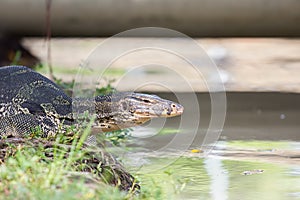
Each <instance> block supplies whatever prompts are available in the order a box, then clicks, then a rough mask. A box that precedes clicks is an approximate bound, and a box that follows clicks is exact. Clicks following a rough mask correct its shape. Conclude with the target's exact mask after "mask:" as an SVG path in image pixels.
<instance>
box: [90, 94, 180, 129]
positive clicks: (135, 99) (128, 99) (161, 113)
mask: <svg viewBox="0 0 300 200" xmlns="http://www.w3.org/2000/svg"><path fill="white" fill-rule="evenodd" d="M106 98H109V100H108V99H105V101H103V97H102V96H100V97H98V100H97V97H96V114H97V121H96V124H97V127H99V128H101V129H102V131H104V132H107V131H113V130H119V129H123V128H128V127H133V126H137V125H141V124H143V123H145V122H147V121H149V120H150V119H152V118H159V117H162V118H165V117H174V116H178V115H181V114H182V113H183V109H184V108H183V106H182V105H180V104H178V103H175V102H172V101H169V100H166V99H162V98H160V97H158V96H156V95H149V94H142V93H129V92H126V93H116V94H112V95H110V96H109V97H106Z"/></svg>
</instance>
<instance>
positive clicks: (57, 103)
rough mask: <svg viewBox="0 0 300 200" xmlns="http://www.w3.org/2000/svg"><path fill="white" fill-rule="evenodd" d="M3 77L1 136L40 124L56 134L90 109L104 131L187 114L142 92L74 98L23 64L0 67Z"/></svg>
mask: <svg viewBox="0 0 300 200" xmlns="http://www.w3.org/2000/svg"><path fill="white" fill-rule="evenodd" d="M0 77H1V79H0V136H4V135H14V136H22V135H23V134H26V133H28V132H30V131H31V130H32V128H35V127H36V126H39V127H40V128H41V130H42V131H43V132H44V133H45V134H44V136H48V135H53V134H55V133H56V132H57V131H58V129H59V128H60V127H62V129H66V128H67V127H69V126H70V125H71V124H74V123H77V122H78V121H77V119H78V116H80V114H82V113H84V112H86V111H88V112H89V114H92V113H95V114H96V120H95V122H94V125H93V126H94V128H100V129H101V130H102V131H103V132H108V131H113V130H119V129H123V128H128V127H133V126H137V125H141V124H143V123H145V122H147V121H149V120H150V119H151V118H157V117H173V116H177V115H181V114H182V113H183V107H182V106H181V105H180V104H177V103H174V102H172V101H169V100H165V99H162V98H160V97H158V96H156V95H149V94H141V93H130V92H125V93H113V94H110V95H104V96H96V97H95V98H92V99H89V98H76V99H73V100H72V99H71V98H70V97H69V96H67V95H66V94H65V93H64V92H63V91H62V90H61V89H60V88H59V87H58V86H57V85H56V84H55V83H53V82H52V81H51V80H49V79H47V78H46V77H44V76H42V75H41V74H39V73H37V72H35V71H33V70H31V69H29V68H27V67H22V66H8V67H2V68H0ZM88 116H91V115H88ZM79 122H80V119H79Z"/></svg>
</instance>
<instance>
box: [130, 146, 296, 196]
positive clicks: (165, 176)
mask: <svg viewBox="0 0 300 200" xmlns="http://www.w3.org/2000/svg"><path fill="white" fill-rule="evenodd" d="M293 144H294V143H293ZM291 146H292V145H291V143H290V142H281V141H277V142H269V141H251V142H249V141H232V142H227V143H226V149H221V150H218V153H214V152H212V153H211V154H210V155H209V156H207V157H201V154H191V153H190V154H186V155H183V156H180V157H176V156H175V157H174V154H170V156H168V154H165V155H164V156H163V157H162V156H155V155H154V154H153V153H148V154H134V155H133V156H134V157H135V159H136V160H138V161H139V162H140V164H141V165H140V166H138V167H136V168H134V167H131V169H133V170H132V171H133V173H134V174H135V175H136V176H137V178H138V179H139V180H140V181H141V187H142V193H143V192H148V193H149V192H150V193H153V194H154V195H153V196H155V195H157V196H156V198H154V199H205V200H206V199H212V200H215V199H217V200H218V199H222V200H225V199H230V200H231V199H233V200H235V199H237V200H239V199H241V200H253V199H259V200H285V199H287V200H289V199H300V165H299V159H298V158H299V157H297V156H299V154H297V156H295V153H294V154H291V155H294V157H295V158H292V157H291V158H290V159H289V158H288V157H289V155H287V156H283V157H281V156H280V155H281V154H287V153H286V152H282V151H289V150H293V152H295V151H294V150H295V149H293V148H292V147H291ZM297 146H299V145H297ZM232 148H234V151H236V150H238V153H236V154H233V155H231V154H230V155H231V156H230V157H228V156H226V153H228V152H232V151H233V150H232ZM241 150H243V155H240V151H241ZM273 151H274V152H275V155H273V153H272V152H273ZM253 152H254V153H255V156H253V155H252V154H253ZM269 152H271V153H269ZM296 152H297V153H299V151H298V149H296ZM250 154H251V155H250ZM269 154H270V155H269ZM247 155H249V157H248V156H247ZM255 170H263V172H262V173H255V172H256V171H255ZM245 171H250V172H253V173H252V174H250V175H244V172H245ZM158 194H159V195H158Z"/></svg>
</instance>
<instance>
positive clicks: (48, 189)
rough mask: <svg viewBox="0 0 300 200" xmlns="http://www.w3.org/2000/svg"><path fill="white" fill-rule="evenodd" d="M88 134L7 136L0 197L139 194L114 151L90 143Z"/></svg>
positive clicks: (1, 154)
mask: <svg viewBox="0 0 300 200" xmlns="http://www.w3.org/2000/svg"><path fill="white" fill-rule="evenodd" d="M89 132H90V126H88V127H86V128H85V129H83V130H82V131H78V132H77V133H76V134H74V135H72V134H59V135H57V137H55V138H38V137H36V136H35V135H36V134H32V135H31V138H30V137H27V138H5V139H2V140H1V141H0V146H1V152H0V160H1V165H0V199H132V198H134V196H135V194H136V192H137V191H138V189H139V186H138V185H137V184H136V182H135V181H136V180H135V179H134V178H133V177H132V176H131V175H130V174H129V173H128V172H127V171H126V170H125V169H124V168H123V167H122V165H121V164H120V163H119V162H118V161H116V160H115V158H114V157H113V156H112V155H110V154H109V153H107V152H105V151H104V150H103V149H101V148H99V147H89V146H87V145H86V144H85V139H86V138H87V137H88V134H89ZM37 135H39V134H37Z"/></svg>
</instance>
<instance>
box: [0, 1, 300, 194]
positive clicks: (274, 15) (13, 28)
mask: <svg viewBox="0 0 300 200" xmlns="http://www.w3.org/2000/svg"><path fill="white" fill-rule="evenodd" d="M149 26H150V27H163V28H169V29H173V30H176V31H179V32H181V33H183V34H186V35H187V36H189V37H192V38H193V39H194V40H195V41H196V42H197V43H198V44H199V45H201V46H202V48H203V49H204V50H205V52H206V53H207V55H208V56H209V57H210V58H211V59H212V60H213V61H214V62H215V64H216V65H217V67H218V69H219V74H211V78H212V80H213V77H214V76H220V77H221V80H222V84H224V86H225V90H226V96H227V116H226V120H225V125H224V128H223V129H222V134H221V137H220V140H219V142H218V143H217V145H216V151H213V152H212V155H213V156H216V157H218V158H221V159H211V158H208V159H206V160H205V161H203V162H202V161H201V162H200V163H199V162H198V161H197V162H198V163H197V164H195V162H196V161H195V160H193V159H190V157H193V158H194V157H198V156H199V155H198V154H196V155H194V154H193V153H191V152H193V151H191V152H189V151H187V152H186V153H187V157H184V158H183V160H181V161H179V162H177V164H175V165H174V168H173V170H175V171H176V170H178V169H180V170H181V171H180V170H179V171H180V173H179V172H178V173H177V171H176V173H177V174H178V176H182V177H183V179H185V178H191V180H190V182H188V183H187V187H186V189H185V190H183V191H182V192H181V193H180V195H179V196H180V197H181V198H185V199H198V198H196V197H199V196H201V197H202V198H203V199H228V198H229V197H231V198H229V199H247V198H248V199H256V198H260V199H299V198H300V192H299V191H300V188H299V186H300V182H299V180H300V168H299V166H300V129H299V128H300V127H299V124H300V121H299V119H300V103H299V102H300V94H299V92H300V39H299V37H300V1H299V0H284V1H282V0H226V1H225V0H163V1H162V0H109V1H108V0H88V1H80V0H61V1H51V0H45V1H36V0H13V1H11V0H1V2H0V64H1V65H9V64H21V65H26V66H31V67H33V68H34V67H35V66H39V65H40V66H43V67H42V68H40V67H35V69H37V70H38V71H39V72H41V73H43V74H45V75H46V76H48V77H50V78H51V71H53V74H54V75H55V77H57V78H59V79H63V80H64V81H72V80H73V79H74V78H75V76H76V73H77V69H78V67H79V66H80V64H82V63H83V62H84V61H85V60H86V59H87V58H88V56H89V55H90V53H91V51H92V50H93V49H94V48H95V47H96V46H97V45H98V44H99V43H101V42H103V41H105V40H106V39H107V38H108V37H111V36H113V35H115V34H118V33H120V32H122V31H126V30H128V29H133V28H139V27H149ZM147 37H155V38H156V40H157V41H159V42H161V43H168V42H170V41H172V42H173V44H174V45H177V46H178V48H180V49H183V50H184V51H185V52H187V53H188V54H189V55H190V56H191V57H192V58H194V59H197V55H194V52H192V51H191V49H189V48H188V47H187V46H185V45H184V41H183V40H184V39H182V38H172V37H170V35H153V33H149V35H147V33H146V35H145V33H143V35H138V34H136V35H130V36H129V37H126V38H123V41H125V43H128V44H130V43H138V42H140V41H143V40H145V39H146V38H147ZM179 41H180V42H179ZM182 41H183V42H182ZM115 48H116V47H114V46H112V47H111V50H110V51H109V52H107V54H108V55H109V54H110V52H114V51H115ZM129 59H132V60H137V59H141V58H140V57H139V56H138V55H132V56H131V57H130V58H128V59H125V60H124V59H123V60H121V61H119V62H118V63H117V64H115V65H113V66H112V69H111V70H110V71H109V72H108V76H109V77H110V78H113V79H118V78H120V77H122V76H123V75H124V74H126V73H127V72H128V71H129V70H130V68H128V65H129V62H128V60H129ZM142 59H145V60H146V61H147V56H146V57H143V58H142ZM160 59H164V60H165V62H166V63H167V64H168V65H169V66H172V67H174V68H177V67H180V63H179V62H174V60H173V59H172V57H167V56H166V57H164V58H160ZM48 66H51V67H50V68H49V67H48ZM49 69H52V70H49ZM181 69H182V70H183V71H182V72H184V68H181ZM49 71H50V74H49ZM142 73H145V74H146V75H145V74H144V75H145V76H143V78H144V77H147V76H148V75H149V74H150V75H149V76H150V80H151V78H154V79H155V78H159V77H160V74H159V73H156V72H153V71H152V72H147V71H146V72H142ZM134 76H135V77H136V78H138V77H139V76H141V74H134ZM0 78H1V77H0ZM192 79H193V77H190V80H192ZM176 81H177V80H176V78H173V79H172V78H170V79H169V83H170V84H172V85H174V86H176V87H174V89H173V90H172V92H178V93H180V94H181V95H183V96H184V95H185V94H187V93H189V92H190V91H186V90H185V88H184V87H182V85H181V84H178V82H176ZM204 81H205V80H204ZM113 84H114V83H113ZM191 86H192V88H193V90H194V91H195V94H196V96H197V98H198V100H199V105H198V106H199V110H200V113H201V119H200V121H201V123H200V126H199V127H198V130H197V135H196V136H195V138H194V139H193V142H192V144H191V146H190V149H189V150H191V149H201V145H202V144H203V138H204V136H205V133H206V130H207V129H208V125H209V122H210V116H211V115H210V112H211V101H210V100H211V99H210V96H209V93H208V92H209V91H208V89H207V87H205V85H203V84H199V82H197V81H191ZM118 89H119V90H121V91H128V90H133V89H136V79H134V78H132V79H131V80H128V81H127V82H126V84H122V85H121V86H120V85H119V88H118ZM139 91H142V92H149V93H156V94H159V95H160V96H162V97H165V98H169V99H173V100H176V97H175V96H174V95H173V94H172V93H171V92H170V91H169V90H167V89H166V88H162V87H158V88H157V87H145V88H140V89H139ZM184 106H185V113H190V115H188V114H187V116H188V117H189V119H190V121H193V119H195V116H196V115H197V114H198V113H193V112H194V110H195V107H193V106H194V105H193V104H192V103H191V104H187V105H184ZM178 123H179V119H176V118H175V119H170V120H168V121H167V124H166V126H167V129H166V130H165V131H162V134H157V135H155V136H153V134H151V133H150V134H149V135H151V137H150V136H149V137H148V138H144V139H139V138H138V139H137V140H135V141H134V142H133V144H131V145H133V146H136V145H137V146H138V144H141V146H143V147H144V148H145V149H146V150H157V149H160V148H162V147H163V146H164V145H165V144H166V142H169V141H171V140H172V138H173V137H174V134H172V133H174V132H175V133H177V132H176V130H175V129H176V128H178ZM145 130H146V132H147V131H148V132H151V131H152V129H149V130H148V129H147V128H145V129H144V130H143V131H145ZM170 130H171V131H170ZM139 131H141V130H139ZM190 132H191V130H183V131H182V133H181V134H187V136H188V135H189V134H190ZM146 135H147V133H146ZM139 147H140V146H139ZM194 152H196V151H194ZM131 153H132V154H134V153H133V152H131ZM173 153H174V152H173ZM175 153H178V152H176V151H175ZM153 156H154V155H153V154H151V153H150V154H142V155H140V154H135V160H133V159H128V160H129V161H128V163H127V165H129V166H133V167H140V165H141V164H142V163H144V164H145V168H146V169H148V168H150V169H151V167H152V166H157V165H158V166H161V165H162V164H161V163H162V160H161V158H159V156H158V157H156V158H154V159H153ZM150 157H151V159H150ZM127 158H129V157H127ZM223 159H225V160H227V161H223ZM245 160H246V161H245ZM195 168H197V169H199V170H200V171H197V170H195ZM258 168H259V169H265V170H266V172H265V173H263V175H262V177H261V179H260V180H258V179H256V178H251V179H247V180H245V178H244V176H241V172H243V171H244V170H248V169H249V170H250V172H249V173H250V174H251V173H254V174H255V173H257V171H255V169H258ZM251 170H254V171H251ZM223 172H224V173H223ZM200 174H201V175H200ZM156 175H157V174H156ZM140 176H141V177H142V178H143V175H140ZM161 176H162V177H163V175H161ZM146 180H147V178H146ZM148 181H149V180H148ZM146 183H147V181H146ZM282 183H289V184H287V185H286V187H283V186H282ZM162 184H163V183H162ZM207 185H209V186H208V187H207ZM261 185H266V186H268V187H260V186H261ZM163 187H165V186H163ZM270 188H271V189H270ZM241 191H242V193H243V196H242V197H241ZM253 191H255V192H253Z"/></svg>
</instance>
